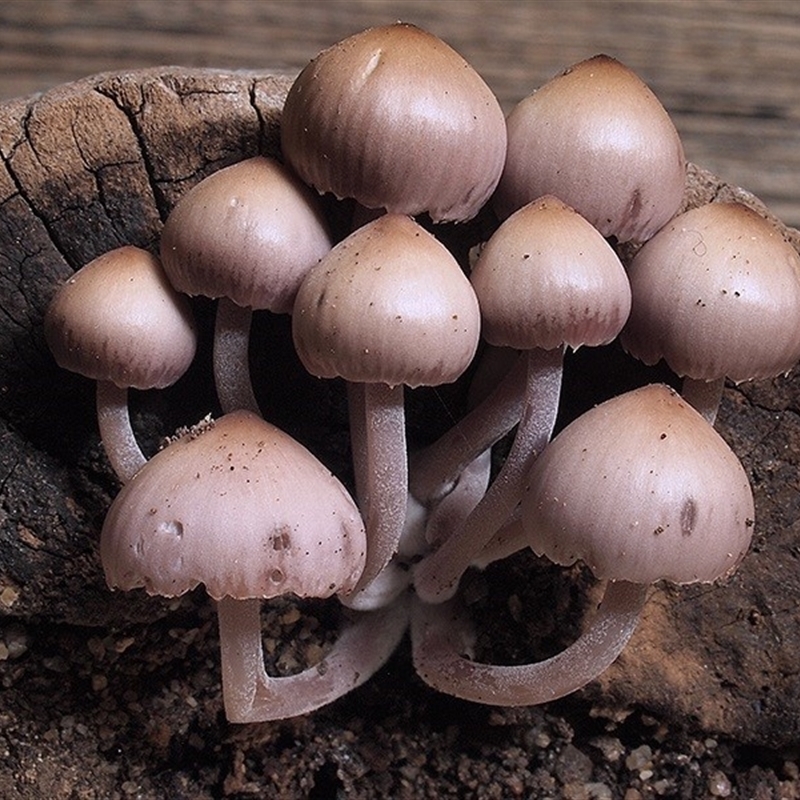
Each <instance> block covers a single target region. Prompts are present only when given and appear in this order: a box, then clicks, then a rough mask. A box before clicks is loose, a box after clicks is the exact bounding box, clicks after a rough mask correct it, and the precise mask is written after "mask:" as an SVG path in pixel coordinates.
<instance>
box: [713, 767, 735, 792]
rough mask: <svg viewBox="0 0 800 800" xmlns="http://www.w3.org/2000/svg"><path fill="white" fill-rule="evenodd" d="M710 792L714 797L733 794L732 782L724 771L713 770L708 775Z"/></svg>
mask: <svg viewBox="0 0 800 800" xmlns="http://www.w3.org/2000/svg"><path fill="white" fill-rule="evenodd" d="M708 793H709V794H710V795H711V796H712V797H730V796H731V782H730V781H729V780H728V776H727V775H725V773H724V772H720V771H718V770H717V771H716V772H712V773H711V775H709V776H708Z"/></svg>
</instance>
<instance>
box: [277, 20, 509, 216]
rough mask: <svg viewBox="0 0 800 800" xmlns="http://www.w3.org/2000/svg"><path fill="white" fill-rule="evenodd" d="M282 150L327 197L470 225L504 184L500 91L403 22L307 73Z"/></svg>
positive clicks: (285, 119)
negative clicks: (496, 93)
mask: <svg viewBox="0 0 800 800" xmlns="http://www.w3.org/2000/svg"><path fill="white" fill-rule="evenodd" d="M281 149H282V151H283V153H284V155H285V157H286V159H287V160H288V162H289V163H290V164H291V165H292V167H293V168H294V169H295V170H296V171H297V173H298V174H299V175H300V176H301V177H302V178H303V180H304V181H306V183H308V184H310V185H311V186H314V187H315V188H316V189H317V190H318V191H319V192H322V193H324V192H332V193H333V194H335V195H336V196H337V197H339V198H344V197H352V198H355V199H356V200H357V201H358V202H359V203H361V204H362V205H364V206H367V207H369V208H385V209H386V210H387V211H389V212H393V213H398V214H411V215H414V214H419V213H422V212H424V211H427V212H429V213H430V215H431V217H432V219H433V220H434V221H437V222H438V221H445V220H465V219H469V218H470V217H473V216H475V214H477V213H478V211H479V210H480V209H481V207H482V206H483V205H484V204H485V203H486V201H487V200H488V198H489V197H490V196H491V194H492V192H493V191H494V188H495V186H496V185H497V181H498V180H499V178H500V173H501V171H502V169H503V162H504V159H505V152H506V128H505V120H504V118H503V112H502V110H501V109H500V105H499V104H498V102H497V99H496V98H495V96H494V94H493V93H492V91H491V90H490V89H489V87H488V86H487V85H486V83H485V82H484V81H483V79H482V78H481V77H480V76H479V75H478V73H477V72H475V70H474V69H473V68H472V67H470V65H469V64H468V63H467V62H466V61H465V60H464V59H463V58H462V57H461V56H460V55H458V53H456V52H455V51H454V50H453V49H452V48H450V47H449V46H448V45H446V44H445V43H444V42H442V41H441V40H440V39H438V38H437V37H436V36H433V35H432V34H430V33H427V32H426V31H423V30H420V29H419V28H417V27H415V26H414V25H408V24H404V23H397V24H394V25H387V26H384V27H377V28H370V29H368V30H365V31H362V32H361V33H357V34H355V35H354V36H350V37H348V38H347V39H344V40H343V41H341V42H339V43H337V44H335V45H333V46H332V47H330V48H328V49H327V50H324V51H323V52H321V53H320V54H319V55H318V56H317V57H316V58H315V59H314V60H313V61H312V62H311V63H310V64H309V65H308V66H307V67H306V68H305V69H304V70H303V71H302V72H301V73H300V75H299V77H298V78H297V80H296V81H295V83H294V84H293V86H292V88H291V89H290V91H289V94H288V96H287V98H286V104H285V105H284V108H283V116H282V119H281Z"/></svg>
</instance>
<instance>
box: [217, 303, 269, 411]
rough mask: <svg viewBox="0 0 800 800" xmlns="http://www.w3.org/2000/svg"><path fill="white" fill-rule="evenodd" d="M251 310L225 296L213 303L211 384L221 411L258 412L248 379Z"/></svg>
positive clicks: (251, 385)
mask: <svg viewBox="0 0 800 800" xmlns="http://www.w3.org/2000/svg"><path fill="white" fill-rule="evenodd" d="M252 319H253V310H252V309H251V308H245V307H244V306H240V305H237V304H236V303H234V302H233V300H231V299H230V298H228V297H220V298H219V300H218V302H217V317H216V320H215V325H214V357H213V358H214V383H215V384H216V387H217V397H218V398H219V402H220V405H221V406H222V411H223V412H224V413H225V414H227V413H229V412H231V411H238V410H240V409H244V410H246V411H252V412H253V413H254V414H258V415H259V416H260V415H261V412H260V410H259V408H258V402H257V401H256V398H255V395H254V394H253V383H252V380H251V378H250V356H249V347H250V325H251V322H252Z"/></svg>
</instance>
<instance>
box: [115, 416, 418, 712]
mask: <svg viewBox="0 0 800 800" xmlns="http://www.w3.org/2000/svg"><path fill="white" fill-rule="evenodd" d="M364 551H365V537H364V528H363V525H362V523H361V519H360V517H359V513H358V509H357V508H356V506H355V504H354V503H353V500H352V498H351V497H350V495H349V494H348V493H347V491H346V489H345V488H344V487H343V486H342V484H341V483H340V482H339V481H338V480H337V479H336V477H335V476H333V475H332V474H331V473H330V472H329V471H328V470H327V469H326V468H325V467H324V466H323V465H322V464H321V463H320V462H319V461H318V460H317V459H316V458H315V457H314V456H313V455H312V454H311V453H310V452H309V451H308V450H307V449H306V448H305V447H303V446H302V445H300V444H299V443H298V442H296V441H295V440H294V439H292V438H291V437H290V436H288V435H287V434H285V433H283V432H282V431H280V430H279V429H278V428H276V427H274V426H273V425H270V424H269V423H267V422H265V421H264V420H262V419H261V418H260V417H258V416H257V415H255V414H253V413H251V412H249V411H235V412H232V413H230V414H227V415H225V416H223V417H221V418H220V419H218V420H217V421H216V422H214V423H212V424H211V425H210V426H207V427H205V428H204V429H202V430H201V431H200V432H199V433H198V434H197V435H189V436H187V437H184V438H182V439H179V440H178V441H176V442H174V443H173V444H170V445H169V446H168V447H167V448H165V449H164V450H162V451H160V452H159V453H157V454H156V455H155V456H154V457H153V458H152V459H151V460H150V461H149V462H148V463H147V464H146V465H145V466H144V467H143V468H142V469H141V470H140V471H139V472H138V473H137V474H136V475H135V477H134V478H133V479H132V480H131V481H130V482H129V483H128V484H127V485H126V486H125V487H123V489H122V491H121V492H120V494H119V495H118V496H117V497H116V499H115V500H114V502H113V503H112V505H111V508H110V510H109V512H108V515H107V517H106V520H105V523H104V524H103V529H102V532H101V537H100V554H101V558H102V562H103V568H104V570H105V574H106V580H107V582H108V584H109V586H110V587H111V588H121V589H126V590H129V589H134V588H136V587H142V586H143V587H144V588H145V589H146V591H147V592H148V593H150V594H158V595H163V596H166V597H175V596H178V595H181V594H183V593H184V592H187V591H189V590H191V589H193V588H194V587H196V586H197V585H198V584H201V583H202V584H204V585H205V588H206V591H207V592H208V594H209V595H210V596H211V597H212V598H214V599H215V600H217V601H218V616H219V627H220V648H221V655H222V682H223V695H224V701H225V710H226V713H227V716H228V719H229V720H231V721H232V722H255V721H261V720H268V719H282V718H285V717H291V716H295V715H298V714H304V713H307V712H308V711H311V710H313V709H315V708H318V707H320V706H321V705H324V704H326V703H329V702H331V701H332V700H334V699H336V698H337V697H339V696H341V695H342V694H344V693H345V692H347V691H349V690H350V689H352V688H354V687H355V686H358V685H359V684H360V683H362V682H363V681H365V680H367V678H369V677H370V675H372V674H373V673H374V672H375V671H376V670H377V669H378V668H379V667H380V666H381V665H382V664H383V662H384V661H385V660H386V659H387V658H388V657H389V655H390V654H391V652H392V651H393V650H394V647H395V646H396V644H397V642H398V641H399V638H400V637H401V636H402V633H403V630H404V627H405V611H404V609H403V607H402V605H400V604H396V605H395V606H393V607H392V608H390V609H387V610H386V611H382V612H379V613H375V614H364V615H361V616H359V617H358V618H357V620H356V621H355V622H354V623H353V624H352V625H351V626H350V627H349V628H347V629H345V630H344V632H342V633H341V635H340V636H339V638H338V639H337V641H336V643H335V644H334V646H333V650H332V652H331V653H329V654H328V655H327V656H326V657H325V659H324V660H323V662H322V663H320V664H317V665H314V666H311V667H308V668H307V669H306V670H305V671H303V672H301V673H299V674H297V675H293V676H287V677H281V678H274V677H270V676H269V675H267V673H266V670H265V668H264V657H263V649H262V644H261V634H260V620H259V608H260V604H261V600H262V598H272V597H277V596H279V595H286V594H289V593H292V594H294V595H297V596H298V597H319V598H325V597H330V596H331V595H333V594H335V593H336V592H348V591H350V590H352V588H353V587H354V586H355V584H356V582H357V580H358V577H359V575H360V574H361V570H362V569H363V566H364V557H365V556H364Z"/></svg>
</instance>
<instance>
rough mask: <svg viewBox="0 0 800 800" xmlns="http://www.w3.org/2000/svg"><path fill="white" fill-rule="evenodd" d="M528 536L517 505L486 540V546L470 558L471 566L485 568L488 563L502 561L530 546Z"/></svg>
mask: <svg viewBox="0 0 800 800" xmlns="http://www.w3.org/2000/svg"><path fill="white" fill-rule="evenodd" d="M530 543H531V540H530V536H528V534H527V533H525V529H524V528H523V527H522V514H521V510H520V508H519V507H517V508H516V509H515V510H514V513H513V514H512V515H511V516H510V517H509V518H508V519H507V520H506V521H505V523H504V524H503V527H502V528H500V530H499V531H497V533H495V535H494V536H492V538H491V539H490V540H489V542H487V544H486V546H485V547H484V548H483V549H482V550H481V551H480V553H478V554H477V555H475V556H474V557H473V559H472V566H473V567H477V568H478V569H486V567H488V566H489V564H493V563H494V562H495V561H502V559H504V558H508V557H509V556H512V555H514V553H518V552H519V551H520V550H524V549H525V548H526V547H530Z"/></svg>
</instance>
